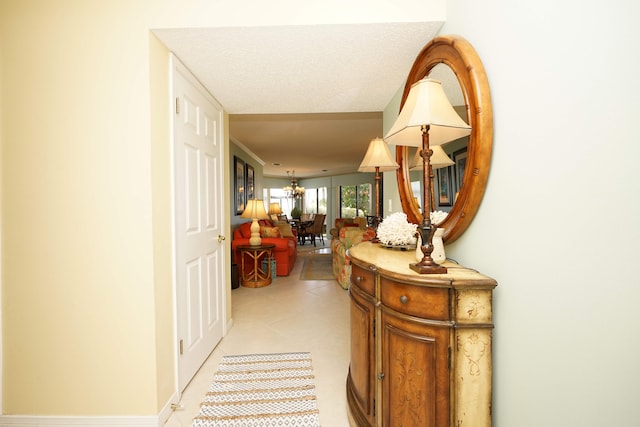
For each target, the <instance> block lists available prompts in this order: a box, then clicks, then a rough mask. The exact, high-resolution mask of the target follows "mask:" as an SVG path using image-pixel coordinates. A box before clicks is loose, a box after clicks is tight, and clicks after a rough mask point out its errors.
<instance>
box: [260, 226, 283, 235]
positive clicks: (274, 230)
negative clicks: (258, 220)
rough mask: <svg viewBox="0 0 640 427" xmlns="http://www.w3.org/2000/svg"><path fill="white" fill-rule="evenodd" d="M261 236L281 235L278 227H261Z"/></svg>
mask: <svg viewBox="0 0 640 427" xmlns="http://www.w3.org/2000/svg"><path fill="white" fill-rule="evenodd" d="M260 237H281V236H280V229H279V228H278V227H260Z"/></svg>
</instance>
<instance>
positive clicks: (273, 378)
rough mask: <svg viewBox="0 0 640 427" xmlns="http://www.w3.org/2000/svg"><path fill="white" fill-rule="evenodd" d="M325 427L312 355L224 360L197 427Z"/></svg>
mask: <svg viewBox="0 0 640 427" xmlns="http://www.w3.org/2000/svg"><path fill="white" fill-rule="evenodd" d="M277 426H297V427H319V426H320V421H319V413H318V405H317V402H316V395H315V383H314V375H313V368H312V367H311V353H308V352H300V353H276V354H253V355H243V356H224V357H223V358H222V361H221V362H220V365H219V366H218V371H217V372H216V374H215V376H214V381H213V384H211V388H210V389H209V392H208V393H207V397H206V398H205V401H204V402H203V403H202V406H201V409H200V414H199V415H198V416H197V417H196V418H194V420H193V424H192V427H277Z"/></svg>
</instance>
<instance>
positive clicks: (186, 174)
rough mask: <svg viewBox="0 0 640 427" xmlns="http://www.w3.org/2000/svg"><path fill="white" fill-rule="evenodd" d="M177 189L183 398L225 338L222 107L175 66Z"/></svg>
mask: <svg viewBox="0 0 640 427" xmlns="http://www.w3.org/2000/svg"><path fill="white" fill-rule="evenodd" d="M172 64H173V66H172V70H173V96H174V102H175V105H174V121H173V124H174V172H175V173H174V189H175V232H176V236H175V237H176V240H175V242H176V255H175V259H176V268H175V271H176V304H177V308H176V314H177V334H178V337H177V338H178V345H177V348H178V386H179V391H180V392H182V391H183V390H184V388H185V387H186V386H187V384H188V383H189V381H191V379H192V378H193V376H194V375H195V373H196V372H197V371H198V369H199V368H200V366H202V364H203V362H204V361H205V360H206V358H207V356H208V355H209V354H210V353H211V351H212V350H213V349H214V347H215V346H216V344H217V343H218V342H219V341H220V340H221V339H222V335H223V333H224V327H225V325H224V322H225V312H224V300H225V287H224V284H225V283H227V280H225V279H226V277H225V269H224V266H225V263H226V252H227V251H226V249H225V248H226V245H225V242H224V238H223V237H222V236H223V223H224V221H223V215H224V212H225V211H224V206H223V199H224V198H223V185H224V178H223V164H224V163H223V153H224V144H223V142H222V139H223V129H222V125H223V112H222V107H221V106H220V105H218V103H217V102H216V101H215V100H214V99H213V97H212V96H211V95H210V94H209V93H208V92H207V91H206V90H205V89H204V88H203V87H202V86H201V85H200V84H199V83H198V81H197V80H196V79H195V78H194V77H193V76H192V75H191V73H190V72H189V71H188V70H187V69H186V68H185V67H184V66H183V65H182V64H181V63H180V62H179V61H178V60H177V59H175V58H173V61H172Z"/></svg>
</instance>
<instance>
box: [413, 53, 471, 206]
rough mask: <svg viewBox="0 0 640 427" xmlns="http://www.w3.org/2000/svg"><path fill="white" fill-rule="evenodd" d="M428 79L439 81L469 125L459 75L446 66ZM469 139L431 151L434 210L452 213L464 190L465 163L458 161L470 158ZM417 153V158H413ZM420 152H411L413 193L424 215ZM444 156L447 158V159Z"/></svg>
mask: <svg viewBox="0 0 640 427" xmlns="http://www.w3.org/2000/svg"><path fill="white" fill-rule="evenodd" d="M428 77H430V78H432V79H434V80H438V81H439V82H441V84H442V88H443V89H444V93H445V94H446V95H447V98H448V99H449V102H450V103H451V105H452V106H453V108H454V109H455V110H456V112H457V113H458V115H459V116H460V117H461V118H462V119H463V120H464V121H465V122H468V119H467V106H466V104H465V102H464V95H463V94H462V90H461V89H460V84H459V83H458V79H457V78H456V75H455V74H454V73H453V71H452V70H451V68H449V66H448V65H445V64H437V65H436V66H435V67H433V68H432V69H431V71H430V72H429V74H428ZM468 141H469V137H468V136H465V137H464V138H460V139H456V140H454V141H451V142H448V143H446V144H443V145H436V146H434V147H431V148H432V149H433V155H432V157H431V166H432V169H433V174H434V177H433V185H432V193H433V194H432V195H431V206H433V210H434V211H443V212H447V213H449V212H450V211H451V208H452V207H453V204H454V203H455V200H456V196H457V195H458V194H459V192H460V188H461V186H462V182H463V180H462V177H463V176H464V166H465V165H464V162H461V163H458V162H456V161H455V160H454V159H455V158H456V157H458V158H459V159H462V157H460V156H461V155H462V154H466V151H467V143H468ZM411 153H413V154H411ZM419 153H420V150H419V149H417V148H416V149H410V158H411V159H412V161H411V163H410V166H409V169H410V171H411V172H410V176H411V190H412V192H413V196H414V197H415V200H414V201H415V203H417V204H418V209H419V211H420V212H422V207H421V206H420V197H421V196H420V195H421V194H422V172H421V171H422V158H421V157H420V154H419ZM443 156H444V157H443Z"/></svg>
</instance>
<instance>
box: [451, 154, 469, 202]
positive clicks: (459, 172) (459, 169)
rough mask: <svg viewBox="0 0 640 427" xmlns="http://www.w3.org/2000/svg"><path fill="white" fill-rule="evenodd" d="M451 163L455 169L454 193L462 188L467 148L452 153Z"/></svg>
mask: <svg viewBox="0 0 640 427" xmlns="http://www.w3.org/2000/svg"><path fill="white" fill-rule="evenodd" d="M453 161H454V162H455V165H454V166H455V168H456V177H455V180H456V193H457V192H459V191H460V189H461V188H462V181H463V179H464V170H465V168H466V166H467V147H465V148H463V149H462V150H458V151H456V152H455V153H453Z"/></svg>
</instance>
